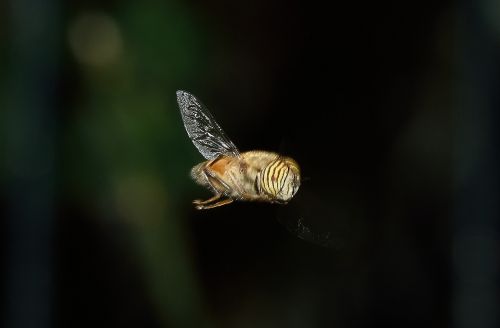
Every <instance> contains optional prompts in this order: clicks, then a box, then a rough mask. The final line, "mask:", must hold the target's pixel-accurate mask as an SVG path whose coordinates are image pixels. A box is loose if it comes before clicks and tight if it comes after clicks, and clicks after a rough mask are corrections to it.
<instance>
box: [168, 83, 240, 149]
mask: <svg viewBox="0 0 500 328" xmlns="http://www.w3.org/2000/svg"><path fill="white" fill-rule="evenodd" d="M177 103H178V104H179V109H180V110H181V115H182V120H183V122H184V127H185V128H186V131H187V133H188V135H189V138H191V140H192V141H193V144H194V145H195V146H196V148H198V151H199V152H200V153H201V154H202V155H203V157H205V158H206V159H214V158H216V157H217V156H219V155H229V156H235V157H237V156H239V155H240V152H239V151H238V149H237V148H236V146H235V145H234V144H233V142H232V141H231V139H229V137H228V136H227V135H226V134H225V133H224V131H223V130H222V128H221V127H220V126H219V124H217V122H216V121H215V119H214V117H213V116H212V114H210V112H209V111H208V109H207V108H206V107H205V106H204V105H203V104H202V103H201V102H200V101H199V100H198V99H196V97H195V96H193V95H192V94H190V93H188V92H185V91H177Z"/></svg>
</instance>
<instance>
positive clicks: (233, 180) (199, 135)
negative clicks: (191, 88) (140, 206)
mask: <svg viewBox="0 0 500 328" xmlns="http://www.w3.org/2000/svg"><path fill="white" fill-rule="evenodd" d="M177 102H178V104H179V109H180V111H181V115H182V120H183V122H184V127H185V128H186V131H187V134H188V135H189V138H190V139H191V141H192V142H193V144H194V145H195V147H196V148H198V151H199V152H200V153H201V154H202V155H203V157H205V158H206V161H204V162H201V163H200V164H198V165H196V166H194V167H193V168H192V169H191V177H192V178H193V180H194V181H195V182H196V183H198V184H200V185H202V186H204V187H206V188H208V189H210V190H211V191H212V192H213V194H214V196H213V197H212V198H209V199H207V200H199V199H197V200H194V201H193V204H194V205H195V207H196V209H198V210H203V209H210V208H214V207H219V206H223V205H227V204H230V203H232V202H233V201H235V200H244V201H262V202H269V203H280V204H286V203H287V202H288V201H290V200H291V199H292V197H293V196H294V195H295V194H296V193H297V190H298V189H299V186H300V168H299V165H298V164H297V162H296V161H294V160H293V159H292V158H290V157H285V156H282V155H280V154H277V153H274V152H268V151H260V150H252V151H247V152H243V153H240V152H239V150H238V148H236V146H235V145H234V144H233V142H232V141H231V140H230V139H229V138H228V137H227V135H226V134H225V133H224V131H223V130H222V128H221V127H220V126H219V124H217V122H216V121H215V119H214V118H213V116H212V114H210V112H209V111H208V109H207V108H206V107H205V106H204V105H203V104H202V103H201V102H200V101H199V100H198V99H196V97H195V96H193V95H192V94H190V93H188V92H185V91H177Z"/></svg>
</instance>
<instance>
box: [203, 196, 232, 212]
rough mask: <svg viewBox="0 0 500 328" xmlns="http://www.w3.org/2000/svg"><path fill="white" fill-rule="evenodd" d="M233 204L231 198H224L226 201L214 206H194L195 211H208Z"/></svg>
mask: <svg viewBox="0 0 500 328" xmlns="http://www.w3.org/2000/svg"><path fill="white" fill-rule="evenodd" d="M232 202H233V199H232V198H226V199H223V200H221V201H219V202H217V203H215V204H210V205H196V209H197V210H208V209H211V208H214V207H219V206H224V205H227V204H231V203H232Z"/></svg>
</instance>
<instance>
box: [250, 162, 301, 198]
mask: <svg viewBox="0 0 500 328" xmlns="http://www.w3.org/2000/svg"><path fill="white" fill-rule="evenodd" d="M255 182H256V189H257V192H258V193H259V194H266V195H267V196H269V197H270V198H271V199H276V200H277V201H283V202H287V201H289V200H290V199H291V198H292V197H293V196H294V195H295V193H296V192H297V190H298V189H299V186H300V170H299V167H298V165H297V163H296V162H295V161H294V160H293V159H291V158H288V157H281V156H280V157H278V158H277V159H275V160H274V161H272V162H271V163H269V164H268V165H267V166H265V167H264V169H263V170H262V171H261V172H260V173H259V174H258V175H257V177H256V181H255Z"/></svg>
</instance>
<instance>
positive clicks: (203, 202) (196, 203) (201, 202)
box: [193, 194, 221, 205]
mask: <svg viewBox="0 0 500 328" xmlns="http://www.w3.org/2000/svg"><path fill="white" fill-rule="evenodd" d="M220 196H221V194H217V195H215V196H213V197H212V198H209V199H207V200H201V199H195V200H193V204H194V205H206V204H208V203H212V202H214V201H216V200H218V199H219V198H220Z"/></svg>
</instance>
